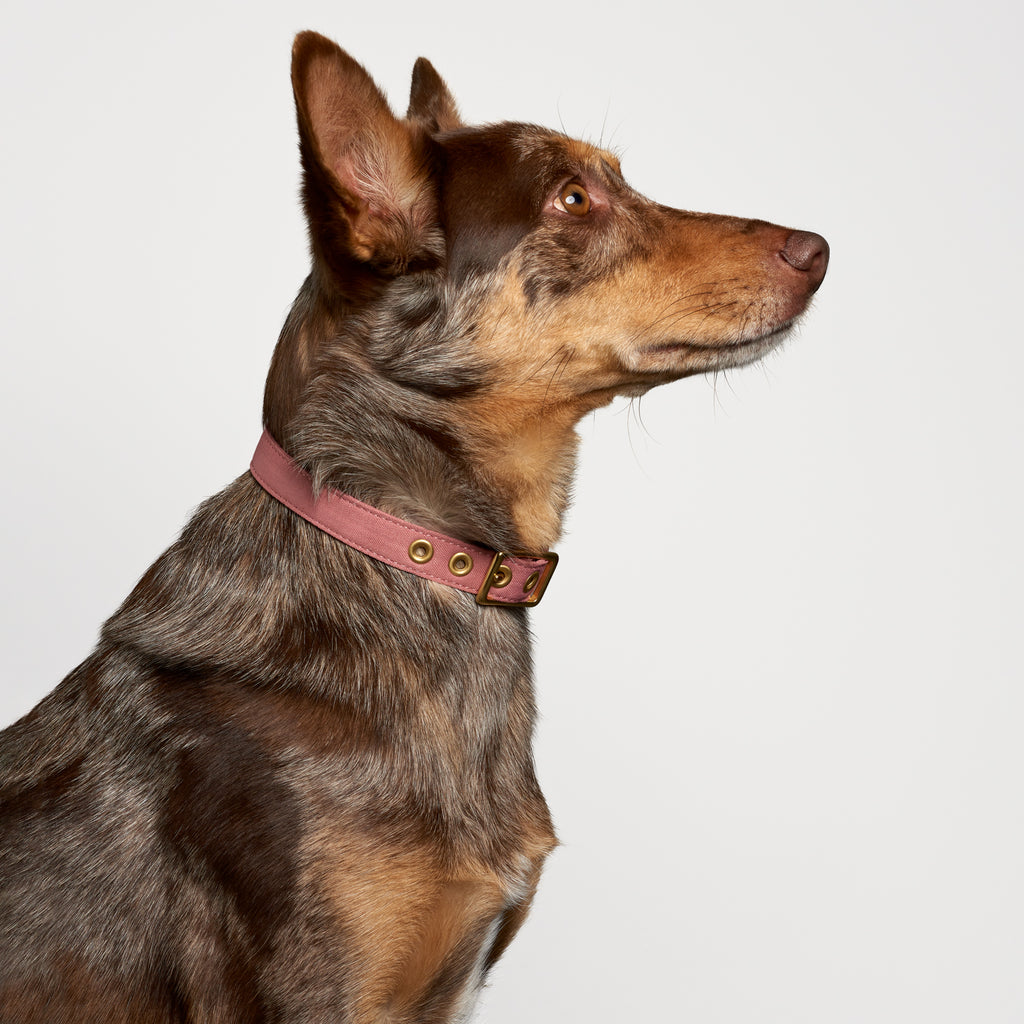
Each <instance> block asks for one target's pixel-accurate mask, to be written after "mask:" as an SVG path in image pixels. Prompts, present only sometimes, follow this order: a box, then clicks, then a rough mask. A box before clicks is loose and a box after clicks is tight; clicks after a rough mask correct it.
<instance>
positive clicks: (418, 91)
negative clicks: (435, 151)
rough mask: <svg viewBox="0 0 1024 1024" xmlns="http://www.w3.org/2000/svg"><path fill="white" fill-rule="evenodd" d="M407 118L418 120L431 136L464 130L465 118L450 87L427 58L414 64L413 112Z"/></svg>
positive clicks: (411, 91)
mask: <svg viewBox="0 0 1024 1024" xmlns="http://www.w3.org/2000/svg"><path fill="white" fill-rule="evenodd" d="M405 116H406V117H407V118H409V120H410V121H418V122H419V123H420V124H421V125H423V127H424V128H425V129H426V130H427V131H428V132H429V133H430V134H431V135H436V134H437V133H438V132H451V131H455V129H456V128H461V127H462V118H460V117H459V111H458V109H457V108H456V106H455V100H454V98H453V97H452V94H451V93H450V92H449V91H448V86H447V85H445V84H444V79H443V78H441V76H440V75H439V74H438V73H437V72H436V71H435V70H434V65H433V64H431V63H430V61H429V60H427V58H426V57H420V58H419V60H417V61H416V63H415V64H414V65H413V69H412V88H411V89H410V90H409V112H408V113H407V114H406V115H405Z"/></svg>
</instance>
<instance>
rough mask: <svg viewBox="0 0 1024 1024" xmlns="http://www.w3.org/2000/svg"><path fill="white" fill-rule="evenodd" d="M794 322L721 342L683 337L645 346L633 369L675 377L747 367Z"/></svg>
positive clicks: (781, 338)
mask: <svg viewBox="0 0 1024 1024" xmlns="http://www.w3.org/2000/svg"><path fill="white" fill-rule="evenodd" d="M794 324H795V321H794V320H790V321H788V322H786V323H784V324H781V325H780V326H778V327H774V328H772V329H771V330H769V331H763V332H762V333H760V334H757V335H755V336H754V337H752V338H745V339H740V340H738V341H732V342H726V343H724V344H721V345H709V344H706V343H704V342H696V341H688V340H684V339H678V340H673V341H669V342H660V343H658V344H656V345H648V346H646V347H644V348H643V349H641V350H640V351H639V352H638V353H637V357H636V360H635V367H634V368H635V369H636V370H639V371H641V372H644V373H663V374H666V375H669V376H672V377H676V378H678V377H688V376H691V375H692V374H696V373H709V372H712V371H714V370H730V369H733V368H735V367H738V366H746V365H747V364H748V363H755V362H757V360H758V359H761V358H762V357H763V356H766V355H767V354H768V353H769V352H770V351H771V350H772V349H774V348H777V347H778V346H779V345H781V344H782V342H783V341H784V340H785V339H786V338H787V337H788V336H789V335H790V333H791V332H792V330H793V327H794Z"/></svg>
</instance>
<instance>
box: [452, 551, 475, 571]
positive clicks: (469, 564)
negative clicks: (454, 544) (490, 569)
mask: <svg viewBox="0 0 1024 1024" xmlns="http://www.w3.org/2000/svg"><path fill="white" fill-rule="evenodd" d="M448 568H449V569H451V571H452V572H453V573H454V574H455V575H456V576H467V575H469V573H471V572H472V571H473V559H472V558H470V557H469V555H467V554H466V552H465V551H457V552H456V553H455V554H454V555H452V557H451V558H450V559H448Z"/></svg>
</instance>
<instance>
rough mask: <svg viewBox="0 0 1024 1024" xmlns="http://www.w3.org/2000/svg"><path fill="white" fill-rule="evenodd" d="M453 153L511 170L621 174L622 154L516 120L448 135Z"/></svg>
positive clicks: (467, 159)
mask: <svg viewBox="0 0 1024 1024" xmlns="http://www.w3.org/2000/svg"><path fill="white" fill-rule="evenodd" d="M446 142H447V146H446V148H448V150H449V152H450V154H451V155H452V156H453V157H454V158H455V159H456V161H458V160H459V159H460V157H461V158H462V159H463V160H464V161H465V162H469V163H471V162H474V161H485V162H487V163H492V164H501V165H504V166H506V167H507V168H508V169H509V170H513V169H521V168H522V167H523V166H524V165H525V166H527V167H530V168H531V169H532V170H533V171H535V172H536V171H538V170H542V169H544V170H550V171H552V172H556V173H560V172H569V173H580V172H583V171H585V170H594V171H601V172H603V173H605V174H606V175H609V176H611V177H614V178H621V176H622V168H621V166H620V164H619V158H618V157H617V156H616V155H615V154H614V153H612V152H610V151H609V150H606V149H602V148H601V147H599V146H595V145H593V144H592V143H590V142H585V141H583V140H582V139H576V138H573V137H572V136H570V135H566V134H564V133H562V132H558V131H554V130H553V129H550V128H543V127H540V126H539V125H533V124H523V123H519V122H514V121H507V122H502V123H500V124H491V125H482V126H480V127H475V128H464V129H461V130H460V131H458V132H453V133H450V134H449V135H448V136H447V138H446Z"/></svg>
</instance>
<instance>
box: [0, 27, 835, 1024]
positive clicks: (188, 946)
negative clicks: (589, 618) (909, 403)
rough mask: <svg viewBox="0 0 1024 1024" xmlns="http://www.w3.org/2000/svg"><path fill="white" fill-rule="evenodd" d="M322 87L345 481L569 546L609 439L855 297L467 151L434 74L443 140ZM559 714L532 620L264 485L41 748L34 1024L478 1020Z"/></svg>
mask: <svg viewBox="0 0 1024 1024" xmlns="http://www.w3.org/2000/svg"><path fill="white" fill-rule="evenodd" d="M293 84H294V89H295V96H296V105H297V110H298V120H299V128H300V139H301V154H302V161H303V167H304V172H305V190H304V201H305V209H306V213H307V215H308V219H309V225H310V239H311V248H312V271H311V273H310V276H309V278H308V280H307V281H306V282H305V284H304V285H303V287H302V290H301V292H300V294H299V296H298V298H297V300H296V302H295V305H294V307H293V309H292V312H291V315H290V316H289V318H288V321H287V323H286V325H285V327H284V330H283V332H282V335H281V340H280V343H279V345H278V347H277V350H276V352H275V355H274V359H273V364H272V366H271V370H270V375H269V379H268V382H267V389H266V399H265V406H264V419H265V422H266V424H267V426H268V428H269V429H270V431H271V432H272V434H273V435H274V436H275V437H276V438H277V439H278V441H279V442H281V443H282V445H283V446H284V447H285V448H286V449H287V450H288V451H289V452H290V453H291V454H292V455H293V456H294V457H295V458H296V459H297V460H298V461H299V462H300V463H301V464H302V465H303V466H305V467H306V468H307V469H308V470H309V471H310V472H311V473H312V475H313V477H314V479H315V481H316V485H317V486H318V487H336V488H338V489H339V490H343V491H345V492H348V493H350V494H353V495H355V496H356V497H358V498H360V499H362V500H364V501H367V502H370V503H372V504H374V505H376V506H378V507H380V508H382V509H385V510H386V511H388V512H390V513H392V514H395V515H398V516H402V517H404V518H407V519H411V520H413V521H415V522H418V523H421V524H423V525H424V526H427V527H431V528H434V529H437V530H440V531H443V532H445V533H449V534H452V535H454V536H459V537H463V538H465V539H467V540H471V541H475V542H478V543H482V544H485V545H489V546H491V547H493V548H500V549H506V550H508V549H521V548H522V549H529V550H545V549H547V548H548V547H550V546H552V545H553V544H554V542H555V540H556V539H557V537H558V533H559V528H560V522H561V518H562V514H563V512H564V510H565V507H566V502H567V498H568V493H569V485H570V480H571V476H572V471H573V464H574V454H575V446H576V435H575V432H574V425H575V423H576V422H577V421H578V420H579V418H580V417H581V416H582V415H583V414H584V413H585V412H587V411H589V410H591V409H593V408H596V407H598V406H600V405H604V404H606V403H607V402H608V401H610V400H611V398H612V397H613V396H614V395H616V394H621V393H625V394H639V393H642V392H643V391H645V390H646V389H648V388H649V387H651V386H652V385H654V384H659V383H662V382H664V381H668V380H674V379H677V378H679V377H683V376H686V375H688V374H691V373H698V372H702V371H705V370H709V369H715V368H720V367H724V366H731V365H738V364H740V363H743V362H748V361H750V360H751V359H754V358H757V357H758V356H760V355H761V354H762V353H763V352H765V351H767V349H768V348H770V347H771V346H772V345H773V344H775V343H776V342H777V340H778V339H779V337H781V335H782V333H784V331H785V329H786V328H787V327H788V325H789V324H790V323H792V321H793V319H794V318H795V317H796V316H798V315H799V313H800V312H801V311H802V310H803V309H804V307H805V305H806V303H807V300H808V298H809V296H810V294H811V292H812V291H813V290H814V287H816V284H817V282H818V281H820V274H816V273H808V272H807V270H806V268H804V269H794V267H793V266H792V265H791V264H790V262H787V260H786V259H780V258H779V253H780V251H781V250H783V248H784V247H785V246H787V244H789V243H787V239H788V238H789V237H790V232H789V231H788V230H786V229H783V228H777V227H773V226H771V225H768V224H764V223H762V222H756V221H739V220H734V219H731V218H722V217H711V216H705V215H696V214H689V213H682V212H680V211H676V210H670V209H667V208H665V207H661V206H658V205H656V204H653V203H651V202H649V201H648V200H646V199H644V198H642V197H641V196H639V195H637V194H636V193H635V192H633V191H632V190H631V189H630V188H629V187H628V185H627V184H626V183H625V181H624V180H623V178H622V175H621V170H620V168H619V165H618V161H617V160H616V159H615V157H614V156H613V155H611V154H609V153H606V152H603V151H601V150H599V149H596V148H594V147H592V146H588V145H586V144H585V143H581V142H577V141H574V140H571V139H568V138H566V137H564V136H563V135H561V134H558V133H555V132H551V131H547V130H544V129H541V128H537V127H534V126H530V125H522V124H499V125H492V126H487V127H483V128H469V127H466V126H464V125H463V124H462V123H461V121H460V119H459V116H458V113H457V111H456V108H455V104H454V102H453V101H452V99H451V96H450V94H449V93H448V90H447V88H446V87H445V86H444V84H443V82H442V81H441V79H440V78H439V77H438V75H437V73H436V72H435V71H434V69H433V68H432V67H431V66H430V65H429V64H428V63H427V62H426V61H423V60H421V61H419V62H418V63H417V65H416V68H415V71H414V75H413V86H412V97H411V102H410V109H409V113H408V115H407V117H406V118H405V119H398V118H395V117H394V116H393V115H392V113H391V112H390V110H389V109H388V107H387V104H386V103H385V101H384V99H383V97H382V95H381V93H380V92H379V90H378V89H377V87H376V86H375V85H374V84H373V82H372V80H371V79H370V78H369V76H368V75H367V74H366V72H365V71H363V69H362V68H361V67H360V66H359V65H358V64H356V63H355V62H354V61H353V60H352V59H351V58H350V57H348V56H347V55H346V54H345V53H343V52H342V51H341V50H339V49H338V48H337V47H336V46H335V45H334V44H333V43H331V42H330V41H328V40H326V39H324V38H323V37H321V36H318V35H316V34H314V33H303V34H301V35H300V36H299V37H298V39H297V40H296V44H295V51H294V61H293ZM568 182H575V183H577V184H578V185H581V186H583V187H585V188H586V190H587V191H588V192H589V194H590V197H591V200H592V204H593V205H592V208H591V210H590V212H589V213H588V214H586V215H584V216H577V215H574V214H572V213H571V212H569V211H567V210H566V209H564V208H563V207H564V204H562V205H560V200H559V198H558V197H559V195H560V190H561V189H562V187H563V186H564V185H565V184H566V183H568ZM822 272H823V270H822ZM815 277H816V278H817V280H814V278H815ZM533 723H534V695H533V686H532V681H531V666H530V653H529V634H528V628H527V613H526V612H525V611H523V610H520V609H509V608H484V607H479V606H478V605H476V604H475V603H474V601H473V599H472V597H471V596H468V595H465V594H463V593H461V592H458V591H455V590H452V589H449V588H445V587H442V586H440V585H435V584H433V583H427V582H425V581H424V580H421V579H419V578H417V577H414V576H411V575H408V574H406V573H403V572H400V571H398V570H396V569H393V568H391V567H390V566H388V565H385V564H383V563H381V562H377V561H373V560H371V559H369V558H366V557H364V556H363V555H361V554H359V553H357V552H355V551H353V550H351V549H349V548H347V547H345V546H344V545H343V544H340V543H338V542H336V541H335V540H333V539H332V538H330V537H328V536H327V535H326V534H324V533H321V532H320V531H318V530H317V529H315V528H314V527H312V526H311V525H309V524H308V523H306V522H305V521H304V520H302V519H299V518H298V517H297V516H295V515H293V514H292V513H290V512H289V511H287V510H286V509H284V508H283V507H282V506H281V505H279V504H278V503H277V502H276V501H275V500H274V499H273V498H271V497H269V496H268V495H267V494H266V493H265V492H264V491H263V490H261V489H260V488H259V487H258V486H257V485H256V484H255V482H254V481H253V480H252V478H251V477H250V476H249V475H248V474H245V475H243V476H242V477H240V478H239V479H237V480H236V481H235V482H234V483H232V484H231V485H230V486H228V487H227V488H226V489H225V490H224V491H222V492H221V493H220V494H218V495H216V496H215V497H213V498H211V499H210V500H209V501H207V502H206V503H205V504H204V505H203V506H202V507H201V508H200V509H199V511H198V512H197V513H196V515H195V517H194V518H193V519H192V521H191V522H190V523H189V525H188V526H187V527H186V529H185V531H184V532H183V534H182V536H181V537H180V539H179V540H178V541H177V542H176V543H175V544H173V545H172V546H171V547H170V548H169V549H168V551H167V552H166V553H165V554H164V555H162V556H161V557H160V559H158V561H157V562H156V563H155V564H154V565H153V566H152V568H151V569H149V571H148V572H147V573H146V574H145V576H144V577H143V578H142V580H141V581H140V582H139V584H138V586H137V587H136V588H135V590H134V591H133V592H132V594H131V595H130V596H129V597H128V599H127V600H126V601H125V603H124V605H123V606H122V607H121V608H120V609H119V610H118V611H117V613H116V614H115V615H114V616H113V617H112V618H111V619H110V620H109V621H108V622H107V623H106V625H105V626H104V628H103V631H102V636H101V639H100V642H99V645H98V647H97V648H96V651H95V652H94V653H93V654H92V655H91V656H90V657H89V658H88V659H87V660H86V661H85V662H84V663H83V664H82V665H81V666H79V667H78V668H77V669H75V670H74V671H73V672H72V673H71V674H70V675H69V676H68V677H67V678H66V679H65V680H64V681H63V682H62V683H61V684H60V685H59V686H58V687H57V689H56V690H55V691H54V692H53V693H52V694H50V696H48V697H47V698H46V699H45V700H43V702H42V703H41V704H40V705H39V706H38V707H37V708H35V710H33V711H32V712H31V713H30V714H28V715H27V716H26V717H25V718H23V719H22V720H21V721H20V722H18V723H17V724H15V725H14V726H12V727H11V728H10V729H9V730H7V731H6V732H5V733H4V734H3V739H2V746H0V753H2V775H0V785H2V791H0V793H2V807H3V821H2V829H3V844H2V853H0V881H2V894H0V900H2V903H0V910H2V918H0V1019H2V1020H3V1021H4V1022H19V1024H25V1022H39V1024H43V1022H45V1024H57V1022H61V1021H68V1022H71V1021H74V1022H101V1021H102V1022H107V1021H114V1020H117V1021H125V1022H139V1024H142V1022H170V1021H196V1022H198V1021H202V1022H209V1024H217V1022H229V1021H230V1022H232V1024H245V1022H252V1024H256V1022H269V1021H279V1022H297V1021H328V1020H329V1021H333V1022H351V1024H383V1022H393V1024H400V1022H401V1024H405V1022H408V1024H412V1022H420V1024H427V1022H445V1021H453V1020H459V1019H464V1016H465V1015H466V1013H467V1012H468V1008H469V1007H470V1006H471V1004H472V999H473V996H474V994H475V992H476V991H477V989H478V988H479V985H480V983H481V981H482V979H483V977H484V975H485V974H486V972H487V970H488V969H489V968H490V967H491V965H492V964H493V963H494V962H495V961H496V960H497V958H498V957H499V956H500V955H501V953H502V951H503V950H504V948H505V946H506V945H507V943H508V942H509V940H510V939H511V938H512V936H513V935H514V934H515V932H516V930H517V929H518V927H519V925H520V923H521V922H522V920H523V917H524V915H525V913H526V911H527V909H528V907H529V904H530V901H531V899H532V896H533V892H534V889H535V886H536V883H537V878H538V875H539V872H540V868H541V865H542V862H543V860H544V858H545V856H546V855H547V854H548V853H549V852H550V850H551V849H552V847H553V846H554V843H555V839H554V834H553V832H552V827H551V822H550V819H549V816H548V811H547V808H546V806H545V803H544V800H543V797H542V796H541V793H540V790H539V788H538V785H537V782H536V779H535V776H534V767H533V760H532V754H531V733H532V729H533Z"/></svg>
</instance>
